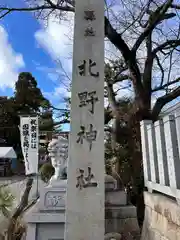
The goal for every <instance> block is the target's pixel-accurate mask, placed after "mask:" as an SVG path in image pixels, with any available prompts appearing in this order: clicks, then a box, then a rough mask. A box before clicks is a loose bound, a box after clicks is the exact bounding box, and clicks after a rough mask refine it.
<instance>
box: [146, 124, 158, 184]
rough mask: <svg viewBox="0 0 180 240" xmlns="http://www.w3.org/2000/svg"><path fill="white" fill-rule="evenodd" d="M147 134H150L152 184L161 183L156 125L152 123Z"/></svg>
mask: <svg viewBox="0 0 180 240" xmlns="http://www.w3.org/2000/svg"><path fill="white" fill-rule="evenodd" d="M147 132H148V144H149V157H150V168H151V182H154V183H159V170H158V162H157V150H156V138H155V130H154V124H153V123H152V122H151V124H150V125H148V127H147Z"/></svg>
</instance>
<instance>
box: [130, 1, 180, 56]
mask: <svg viewBox="0 0 180 240" xmlns="http://www.w3.org/2000/svg"><path fill="white" fill-rule="evenodd" d="M172 2H173V0H167V1H166V3H165V4H163V5H161V6H159V7H158V8H157V9H156V10H155V11H154V12H151V14H150V16H149V20H148V21H149V23H148V26H147V28H146V29H145V30H144V32H143V33H141V35H140V36H139V38H138V39H137V41H136V43H135V44H134V46H133V48H132V51H133V52H136V51H137V49H138V48H139V46H140V45H141V44H142V42H143V41H144V39H145V38H146V37H147V36H148V35H149V34H150V33H151V32H152V31H153V29H154V28H155V27H156V26H157V25H158V24H159V23H160V22H161V21H162V20H164V19H168V18H172V17H174V16H176V14H173V13H172V14H170V15H169V14H168V15H165V13H166V12H167V10H168V9H169V7H170V6H171V4H172Z"/></svg>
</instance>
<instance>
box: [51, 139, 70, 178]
mask: <svg viewBox="0 0 180 240" xmlns="http://www.w3.org/2000/svg"><path fill="white" fill-rule="evenodd" d="M68 145H69V141H68V139H67V138H65V137H62V136H59V137H58V138H53V139H52V141H51V142H50V143H49V145H48V152H49V156H50V158H51V163H52V165H53V167H54V168H55V174H54V175H53V176H52V178H51V182H52V181H56V180H58V179H67V160H68Z"/></svg>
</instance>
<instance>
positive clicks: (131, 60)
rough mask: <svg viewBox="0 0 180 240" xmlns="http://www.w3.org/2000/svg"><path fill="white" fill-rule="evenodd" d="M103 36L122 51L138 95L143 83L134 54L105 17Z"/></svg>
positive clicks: (141, 90)
mask: <svg viewBox="0 0 180 240" xmlns="http://www.w3.org/2000/svg"><path fill="white" fill-rule="evenodd" d="M105 36H106V37H108V39H109V40H110V41H111V43H112V44H114V46H116V47H117V49H119V50H120V52H121V53H122V55H123V58H124V60H125V62H126V64H127V66H128V67H129V70H130V72H131V79H132V82H133V85H134V86H136V87H135V92H136V94H137V95H140V94H141V93H142V92H143V85H142V82H141V73H140V70H139V67H138V65H137V61H136V58H135V55H134V54H133V53H132V51H130V49H129V47H128V45H127V44H126V43H125V41H124V40H123V39H122V37H121V34H119V33H117V31H116V30H115V29H114V28H113V27H112V25H111V24H110V22H109V20H108V19H107V17H105Z"/></svg>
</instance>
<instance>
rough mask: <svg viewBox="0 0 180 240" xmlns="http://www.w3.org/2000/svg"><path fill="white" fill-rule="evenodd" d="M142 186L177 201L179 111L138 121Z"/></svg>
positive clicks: (179, 182) (179, 192)
mask: <svg viewBox="0 0 180 240" xmlns="http://www.w3.org/2000/svg"><path fill="white" fill-rule="evenodd" d="M141 144H142V152H143V167H144V180H145V186H146V187H147V188H148V190H149V191H152V190H156V191H158V192H161V193H164V194H166V195H169V196H172V197H175V198H176V199H177V200H180V111H177V112H175V114H174V115H167V116H164V117H163V119H161V120H159V121H157V122H155V123H152V121H149V120H144V121H142V122H141Z"/></svg>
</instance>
